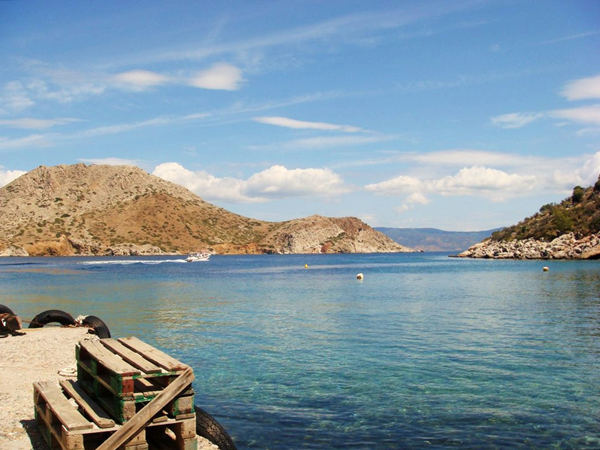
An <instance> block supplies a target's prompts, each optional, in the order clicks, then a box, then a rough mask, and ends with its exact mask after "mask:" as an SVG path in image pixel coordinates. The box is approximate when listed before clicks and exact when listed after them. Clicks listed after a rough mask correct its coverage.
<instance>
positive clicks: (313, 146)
mask: <svg viewBox="0 0 600 450" xmlns="http://www.w3.org/2000/svg"><path fill="white" fill-rule="evenodd" d="M394 139H396V137H395V136H384V135H379V136H318V137H312V138H304V139H295V140H292V141H288V142H283V143H279V144H277V143H276V144H273V145H270V146H269V148H279V149H281V150H302V149H303V150H320V149H325V148H336V147H354V146H358V145H365V144H373V143H377V142H386V141H392V140H394ZM254 148H261V147H254ZM263 148H264V147H263Z"/></svg>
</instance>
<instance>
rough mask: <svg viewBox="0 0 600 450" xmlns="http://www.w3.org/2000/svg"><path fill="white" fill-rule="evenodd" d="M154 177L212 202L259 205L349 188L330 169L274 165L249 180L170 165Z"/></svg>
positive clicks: (332, 193) (328, 194)
mask: <svg viewBox="0 0 600 450" xmlns="http://www.w3.org/2000/svg"><path fill="white" fill-rule="evenodd" d="M153 175H156V176H158V177H161V178H163V179H165V180H167V181H171V182H173V183H177V184H180V185H182V186H184V187H186V188H188V189H189V190H191V191H192V192H195V193H196V194H198V195H199V196H201V197H203V198H205V199H209V200H223V201H228V202H237V203H256V202H266V201H269V200H276V199H283V198H290V197H323V198H330V197H335V196H338V195H341V194H344V193H346V192H349V188H348V187H347V186H346V185H345V183H344V181H343V180H342V178H341V177H340V176H339V175H337V174H336V173H334V172H332V171H331V170H329V169H319V168H309V169H287V168H286V167H284V166H281V165H275V166H272V167H270V168H268V169H266V170H263V171H261V172H258V173H255V174H254V175H252V176H251V177H249V178H248V179H246V180H241V179H238V178H232V177H223V178H218V177H215V176H213V175H211V174H209V173H208V172H206V171H203V170H201V171H196V172H193V171H191V170H188V169H186V168H184V167H183V166H182V165H180V164H178V163H175V162H170V163H164V164H160V165H158V166H156V168H155V169H154V171H153Z"/></svg>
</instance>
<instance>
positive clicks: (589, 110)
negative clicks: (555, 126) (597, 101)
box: [550, 105, 600, 126]
mask: <svg viewBox="0 0 600 450" xmlns="http://www.w3.org/2000/svg"><path fill="white" fill-rule="evenodd" d="M550 114H551V115H552V116H553V117H557V118H560V119H567V120H571V121H573V122H578V123H591V124H593V125H599V126H600V105H592V106H581V107H579V108H570V109H557V110H555V111H552V112H551V113H550Z"/></svg>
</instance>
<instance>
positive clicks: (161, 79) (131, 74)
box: [113, 70, 170, 90]
mask: <svg viewBox="0 0 600 450" xmlns="http://www.w3.org/2000/svg"><path fill="white" fill-rule="evenodd" d="M113 80H114V81H115V82H117V83H120V84H124V85H126V86H129V87H131V88H134V89H140V90H141V89H145V88H148V87H151V86H159V85H161V84H165V83H167V82H168V81H169V80H170V78H169V77H168V76H166V75H162V74H160V73H156V72H150V71H148V70H130V71H128V72H122V73H118V74H117V75H115V76H114V77H113Z"/></svg>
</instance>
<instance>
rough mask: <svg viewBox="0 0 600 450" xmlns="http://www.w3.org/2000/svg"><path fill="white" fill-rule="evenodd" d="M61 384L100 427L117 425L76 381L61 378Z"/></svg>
mask: <svg viewBox="0 0 600 450" xmlns="http://www.w3.org/2000/svg"><path fill="white" fill-rule="evenodd" d="M60 385H61V386H62V388H63V389H64V391H65V392H66V393H68V394H69V395H70V396H71V397H72V398H73V400H75V401H76V402H77V404H78V405H79V406H80V407H81V409H83V410H84V411H85V413H86V414H87V415H88V416H89V417H90V418H91V419H92V420H93V421H94V423H95V424H96V425H98V426H99V427H100V428H112V427H114V426H115V421H114V420H112V419H111V418H110V417H109V416H108V414H106V412H105V411H104V410H103V409H102V408H100V406H98V404H97V403H96V402H94V401H93V400H92V399H91V398H90V397H89V396H88V395H87V394H86V393H85V392H84V391H83V389H82V388H81V387H80V386H79V385H78V384H77V383H76V382H75V381H73V380H61V381H60Z"/></svg>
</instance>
